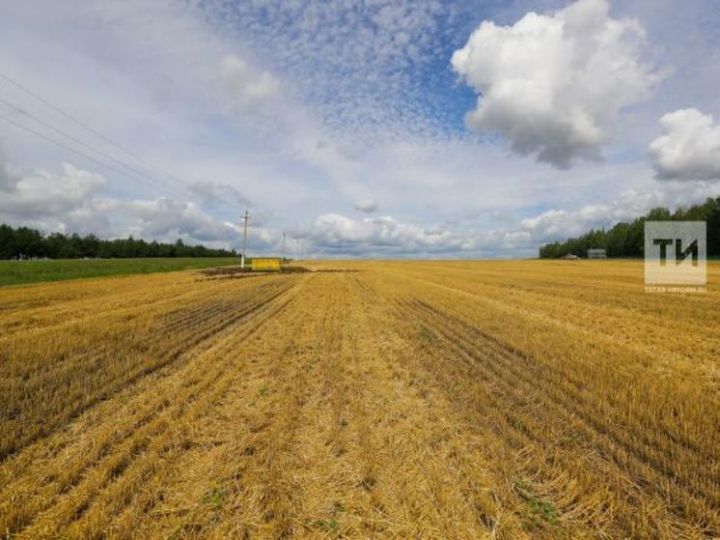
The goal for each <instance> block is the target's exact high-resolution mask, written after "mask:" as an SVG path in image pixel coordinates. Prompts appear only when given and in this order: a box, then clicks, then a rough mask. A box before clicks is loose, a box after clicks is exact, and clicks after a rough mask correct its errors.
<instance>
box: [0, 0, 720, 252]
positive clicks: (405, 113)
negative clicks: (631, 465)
mask: <svg viewBox="0 0 720 540" xmlns="http://www.w3.org/2000/svg"><path fill="white" fill-rule="evenodd" d="M677 6H678V4H677V2H675V1H673V0H627V1H623V2H620V1H618V0H616V1H614V2H610V1H607V0H578V1H576V2H571V1H567V0H562V1H557V0H541V1H529V0H516V1H506V0H505V1H500V0H493V1H491V0H484V1H483V0H476V1H474V2H450V3H448V2H440V1H410V0H408V1H403V0H395V1H385V0H372V1H371V0H366V1H363V2H360V1H351V0H342V1H336V2H321V1H316V0H296V1H290V0H288V1H282V2H273V1H266V0H262V1H260V0H257V1H245V2H228V1H225V2H220V1H203V2H161V1H158V2H152V3H148V2H141V1H123V2H120V1H112V2H111V1H105V2H96V3H94V5H92V6H91V5H88V3H87V2H80V1H77V2H75V1H73V0H71V1H69V2H64V3H62V5H60V4H59V3H57V2H43V1H39V0H30V1H27V2H22V3H5V5H3V6H0V74H2V75H5V76H6V77H7V78H9V79H3V78H0V100H2V101H0V214H1V215H2V221H7V222H11V223H15V224H27V225H32V226H36V227H40V228H42V229H44V230H47V231H51V230H64V231H78V232H82V233H86V232H94V233H97V234H100V235H102V236H108V237H112V236H119V235H127V234H134V235H136V236H142V237H145V238H157V239H174V238H177V237H182V238H184V239H185V240H186V241H188V242H203V243H206V244H211V245H222V246H233V247H237V246H238V245H239V241H240V234H239V216H240V215H241V213H242V212H243V211H244V210H245V208H246V207H248V208H249V209H250V212H251V216H252V220H251V224H252V227H251V230H250V239H251V248H252V250H251V251H255V252H257V253H271V252H274V251H277V250H278V249H279V246H280V242H281V238H282V233H283V232H286V233H287V234H288V235H289V237H290V238H293V239H295V238H299V239H300V240H301V246H302V251H303V254H304V255H308V256H316V257H323V256H343V257H344V256H347V257H382V256H387V257H453V258H454V257H526V256H532V255H534V254H536V253H537V248H538V246H539V245H541V244H542V243H544V242H546V241H548V240H551V239H555V238H564V237H566V236H568V235H572V234H577V233H579V232H582V231H584V230H586V229H587V228H590V227H598V226H605V225H610V224H612V223H613V222H615V221H617V220H619V219H627V218H630V217H633V216H635V215H637V214H639V213H642V212H644V211H646V210H647V209H649V208H651V207H653V206H656V205H668V206H673V207H674V206H678V205H683V204H689V203H693V202H697V201H701V200H703V199H704V198H705V197H707V196H717V195H720V182H719V180H720V127H718V123H719V122H720V120H718V119H720V93H718V92H717V88H718V87H719V83H720V70H719V69H718V67H717V66H718V65H720V31H719V30H718V28H720V11H719V10H717V9H716V7H715V6H714V4H713V1H712V0H688V1H686V2H683V4H682V9H678V7H677ZM11 81H14V82H16V83H20V84H22V86H23V87H24V88H26V89H29V90H31V91H33V93H34V94H36V96H40V97H41V98H42V99H43V100H44V101H45V102H47V103H50V104H52V105H53V106H54V107H56V108H59V109H60V110H62V111H63V112H65V113H68V114H69V115H70V117H71V118H72V119H74V120H78V121H79V122H80V123H81V124H82V125H81V124H80V123H78V122H75V121H73V120H71V119H70V118H68V117H67V116H65V115H63V114H61V113H59V112H58V110H57V109H56V108H54V107H52V106H48V105H47V103H44V102H42V101H39V100H38V99H36V97H34V96H32V95H30V94H28V93H27V92H26V91H25V90H23V89H21V88H19V87H18V86H17V85H15V84H13V82H11ZM87 127H90V128H92V131H90V130H88V129H87ZM28 128H30V129H32V130H33V132H30V131H28ZM42 135H44V137H42ZM48 137H49V138H51V139H53V140H54V141H55V142H56V143H57V142H60V143H62V146H58V145H57V144H54V143H52V142H49V141H48V140H47V138H48ZM78 141H79V142H78ZM109 141H112V144H111V143H110V142H109ZM98 151H99V152H100V153H98ZM127 151H129V153H128V152H127ZM138 172H140V173H141V174H137V173H138ZM293 244H294V242H293Z"/></svg>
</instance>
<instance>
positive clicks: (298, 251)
mask: <svg viewBox="0 0 720 540" xmlns="http://www.w3.org/2000/svg"><path fill="white" fill-rule="evenodd" d="M296 245H297V258H298V260H300V239H299V238H298V239H297V241H296Z"/></svg>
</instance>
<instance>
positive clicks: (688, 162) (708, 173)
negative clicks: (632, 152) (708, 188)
mask: <svg viewBox="0 0 720 540" xmlns="http://www.w3.org/2000/svg"><path fill="white" fill-rule="evenodd" d="M660 124H661V125H662V127H663V134H662V135H661V136H660V137H658V138H657V139H655V140H654V141H653V142H652V143H651V144H650V152H651V154H652V156H653V158H654V161H655V170H656V171H657V175H658V178H662V179H671V180H714V179H720V125H718V124H716V123H715V122H714V120H713V117H712V115H710V114H703V113H702V112H700V111H699V110H697V109H682V110H679V111H675V112H672V113H668V114H666V115H664V116H663V117H662V118H661V119H660Z"/></svg>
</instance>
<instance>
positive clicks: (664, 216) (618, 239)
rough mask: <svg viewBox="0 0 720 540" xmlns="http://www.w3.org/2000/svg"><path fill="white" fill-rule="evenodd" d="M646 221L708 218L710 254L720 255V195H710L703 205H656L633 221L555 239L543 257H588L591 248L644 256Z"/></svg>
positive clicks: (618, 254) (616, 254) (613, 254)
mask: <svg viewBox="0 0 720 540" xmlns="http://www.w3.org/2000/svg"><path fill="white" fill-rule="evenodd" d="M645 221H705V222H706V223H707V242H708V245H707V248H708V256H710V257H720V197H718V198H716V199H712V198H708V199H707V200H706V201H705V202H704V203H703V204H697V205H693V206H689V207H687V208H678V209H677V210H675V212H670V210H669V209H667V208H662V207H660V208H654V209H652V210H650V212H648V213H647V214H646V215H644V216H642V217H639V218H636V219H634V220H632V221H630V222H620V223H618V224H617V225H615V226H613V227H611V228H609V229H604V228H603V229H592V230H590V231H589V232H587V233H585V234H583V235H581V236H578V237H575V238H569V239H568V240H565V241H562V242H552V243H549V244H545V245H544V246H542V247H541V248H540V258H543V259H551V258H557V257H563V256H565V255H569V254H572V255H578V256H585V254H586V253H587V250H588V249H590V248H601V249H606V250H607V255H608V257H642V256H643V251H644V246H645V239H644V234H645Z"/></svg>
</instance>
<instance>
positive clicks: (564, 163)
mask: <svg viewBox="0 0 720 540" xmlns="http://www.w3.org/2000/svg"><path fill="white" fill-rule="evenodd" d="M609 9H610V6H609V3H608V0H578V1H577V2H576V3H574V4H572V5H570V6H569V7H567V8H565V9H563V10H560V11H558V12H556V13H554V14H552V15H541V14H536V13H533V12H531V13H528V14H526V15H525V16H524V17H523V18H522V19H520V20H519V21H517V22H516V23H515V24H514V25H512V26H498V25H496V24H495V23H493V22H491V21H484V22H483V23H482V24H481V25H480V27H478V28H477V29H476V30H475V31H474V32H473V33H472V34H471V36H470V38H469V40H468V42H467V43H466V45H465V46H464V47H463V48H462V49H459V50H457V51H455V53H454V54H453V56H452V61H451V63H452V67H453V69H454V70H455V71H456V72H457V73H458V74H459V75H460V76H461V77H462V78H463V79H464V80H465V81H466V82H467V83H468V84H469V85H470V86H472V88H473V89H474V90H475V91H476V92H477V93H478V94H479V97H478V103H477V108H476V109H475V110H474V111H472V112H471V113H469V114H468V117H467V122H468V124H469V125H470V127H472V128H474V129H476V130H478V131H483V132H495V133H500V134H501V135H502V136H503V137H505V138H506V139H507V140H509V141H510V144H511V148H512V150H513V151H514V152H516V153H518V154H521V155H531V154H536V155H537V158H538V160H540V161H544V162H547V163H551V164H553V165H555V166H557V167H561V168H567V167H568V166H570V164H571V163H572V161H573V159H576V158H580V159H590V160H595V159H599V158H601V156H602V154H601V149H602V146H603V145H604V144H606V143H607V142H608V141H609V140H610V138H611V133H612V128H613V124H614V123H615V120H616V118H617V116H618V112H619V111H620V109H622V108H623V107H625V106H627V105H630V104H632V103H635V102H638V101H640V100H641V99H643V98H644V97H645V96H646V95H647V93H648V91H649V89H650V88H651V87H652V86H653V85H654V83H655V82H657V80H658V79H659V76H658V75H657V74H656V73H653V72H652V70H650V69H649V68H648V67H646V66H644V65H643V63H642V61H641V53H642V49H643V42H644V31H643V28H642V27H641V26H640V25H639V23H638V22H636V21H635V20H632V19H614V18H612V17H611V16H610V13H609Z"/></svg>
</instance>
